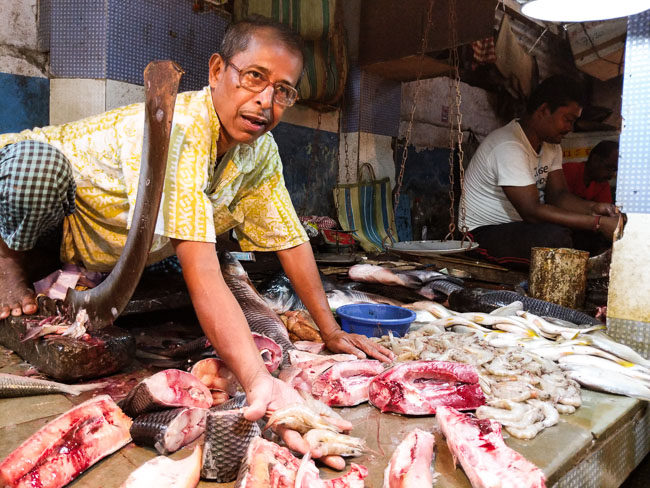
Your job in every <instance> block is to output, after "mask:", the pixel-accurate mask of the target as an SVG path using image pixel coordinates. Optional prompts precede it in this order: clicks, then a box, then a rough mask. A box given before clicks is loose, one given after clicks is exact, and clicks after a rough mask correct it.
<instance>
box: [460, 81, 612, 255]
mask: <svg viewBox="0 0 650 488" xmlns="http://www.w3.org/2000/svg"><path fill="white" fill-rule="evenodd" d="M583 105H584V102H583V90H582V88H581V87H580V86H579V85H578V84H577V83H575V82H574V81H572V80H570V79H568V78H565V77H562V76H553V77H551V78H548V79H547V80H545V81H544V82H543V83H541V84H540V85H539V86H538V87H537V89H536V90H535V91H534V92H533V94H532V95H531V97H530V100H529V101H528V106H527V111H526V114H525V115H524V116H523V118H521V119H515V120H513V121H512V122H510V123H509V124H508V125H506V126H504V127H501V128H500V129H497V130H495V131H494V132H492V133H491V134H489V135H488V136H487V137H486V138H485V140H484V141H483V142H482V143H481V145H480V146H479V148H478V150H477V151H476V153H475V154H474V157H473V158H472V160H471V161H470V164H469V167H468V168H467V171H466V173H465V184H464V191H463V199H464V203H465V212H466V218H465V224H466V225H467V227H468V229H469V230H470V231H471V234H472V236H473V237H474V239H475V240H476V241H477V242H478V243H479V249H478V251H479V252H480V253H481V254H482V255H483V256H485V257H487V258H488V259H491V260H493V261H496V262H497V263H499V264H502V265H504V266H508V267H514V268H525V267H527V266H528V264H529V261H530V251H531V248H532V247H577V242H576V240H578V239H580V240H582V241H584V234H585V232H586V233H587V235H588V237H587V240H590V239H589V235H591V237H593V238H596V237H597V234H596V233H600V234H602V235H603V236H605V237H606V238H608V239H609V240H610V241H611V239H612V234H613V232H614V229H615V228H616V225H617V223H618V215H617V213H618V209H617V208H616V207H615V206H614V205H612V204H610V203H597V202H591V201H587V200H584V199H582V198H580V197H577V196H576V195H573V194H572V193H570V192H569V191H568V189H567V186H566V181H565V180H564V174H563V172H562V149H561V147H560V142H561V141H562V138H563V137H564V136H565V135H567V134H568V133H569V132H571V131H572V130H573V124H574V123H575V121H576V120H577V119H578V117H580V114H581V113H582V107H583ZM576 231H584V232H581V233H582V236H578V235H577V233H576Z"/></svg>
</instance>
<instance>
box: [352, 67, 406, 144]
mask: <svg viewBox="0 0 650 488" xmlns="http://www.w3.org/2000/svg"><path fill="white" fill-rule="evenodd" d="M401 100H402V85H401V83H400V82H399V81H394V80H388V79H386V78H382V77H380V76H377V75H376V74H374V73H369V72H367V71H362V75H361V101H360V104H359V111H360V122H359V124H360V125H359V130H361V131H362V132H367V133H369V134H379V135H384V136H392V137H397V135H398V132H399V113H400V103H401Z"/></svg>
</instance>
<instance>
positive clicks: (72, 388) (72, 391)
mask: <svg viewBox="0 0 650 488" xmlns="http://www.w3.org/2000/svg"><path fill="white" fill-rule="evenodd" d="M106 385H108V383H107V382H103V383H88V384H87V385H66V384H63V383H61V384H60V388H61V390H62V391H63V392H64V393H67V394H68V395H79V394H80V393H83V392H84V391H91V390H96V389H99V388H104V387H105V386H106Z"/></svg>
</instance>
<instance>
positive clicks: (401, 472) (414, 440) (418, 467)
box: [384, 429, 435, 488]
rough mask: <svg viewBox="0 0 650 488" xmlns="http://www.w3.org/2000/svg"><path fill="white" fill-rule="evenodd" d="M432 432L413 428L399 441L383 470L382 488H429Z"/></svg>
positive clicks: (432, 447)
mask: <svg viewBox="0 0 650 488" xmlns="http://www.w3.org/2000/svg"><path fill="white" fill-rule="evenodd" d="M434 446H435V439H434V437H433V434H431V433H430V432H426V431H424V430H421V429H414V430H412V431H411V432H409V434H408V435H407V436H406V437H405V438H404V440H403V441H402V442H400V444H399V446H397V448H396V449H395V452H393V455H392V456H391V458H390V461H389V463H388V466H387V467H386V470H385V471H384V488H431V486H432V485H433V466H432V463H433V457H434V451H433V449H434Z"/></svg>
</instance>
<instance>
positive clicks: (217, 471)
mask: <svg viewBox="0 0 650 488" xmlns="http://www.w3.org/2000/svg"><path fill="white" fill-rule="evenodd" d="M245 405H246V395H244V394H238V395H236V396H235V397H234V398H232V399H231V400H229V401H227V402H226V403H223V404H221V405H219V406H217V407H213V408H211V409H210V411H209V412H208V415H207V419H206V426H205V443H204V445H203V463H202V464H203V465H202V468H201V477H202V478H204V479H206V480H210V481H215V482H217V483H230V482H231V481H234V480H235V478H237V473H238V471H239V467H240V465H241V462H242V459H243V457H244V455H245V454H246V450H247V449H248V445H249V444H250V442H251V441H252V440H253V439H254V438H255V437H257V436H259V435H260V434H261V433H262V430H261V429H260V426H259V425H258V424H257V423H256V422H251V421H250V420H246V419H245V418H244V414H243V411H242V407H244V406H245Z"/></svg>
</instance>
